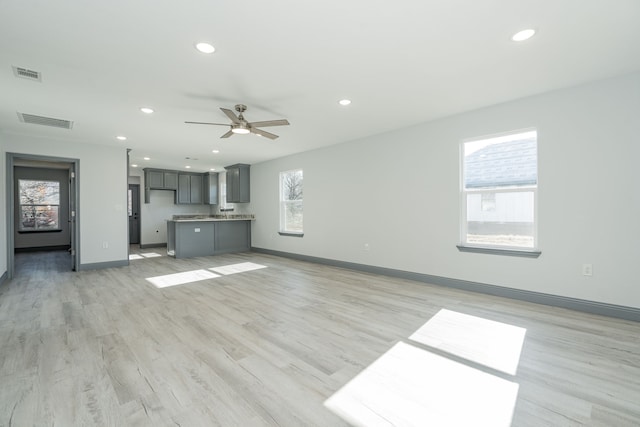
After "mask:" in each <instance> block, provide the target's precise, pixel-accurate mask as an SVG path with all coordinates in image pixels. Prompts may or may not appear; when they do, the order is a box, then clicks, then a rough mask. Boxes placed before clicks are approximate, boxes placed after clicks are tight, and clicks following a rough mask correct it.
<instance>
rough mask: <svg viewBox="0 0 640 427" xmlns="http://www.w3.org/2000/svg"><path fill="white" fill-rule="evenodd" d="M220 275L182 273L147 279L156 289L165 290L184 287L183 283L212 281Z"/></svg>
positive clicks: (195, 272) (198, 272) (205, 271)
mask: <svg viewBox="0 0 640 427" xmlns="http://www.w3.org/2000/svg"><path fill="white" fill-rule="evenodd" d="M215 277H220V275H218V274H215V273H212V272H210V271H207V270H193V271H185V272H184V273H174V274H165V275H164V276H156V277H148V278H147V280H148V281H149V282H151V283H152V284H153V285H154V286H155V287H156V288H167V287H169V286H176V285H184V284H185V283H193V282H198V281H200V280H207V279H213V278H215Z"/></svg>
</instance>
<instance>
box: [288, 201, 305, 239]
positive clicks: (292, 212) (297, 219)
mask: <svg viewBox="0 0 640 427" xmlns="http://www.w3.org/2000/svg"><path fill="white" fill-rule="evenodd" d="M302 230H303V229H302V201H292V202H285V203H284V231H293V232H302Z"/></svg>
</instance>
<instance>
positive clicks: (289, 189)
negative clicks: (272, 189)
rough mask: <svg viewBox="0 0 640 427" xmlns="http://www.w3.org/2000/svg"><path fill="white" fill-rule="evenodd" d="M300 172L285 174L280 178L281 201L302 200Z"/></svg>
mask: <svg viewBox="0 0 640 427" xmlns="http://www.w3.org/2000/svg"><path fill="white" fill-rule="evenodd" d="M302 196H303V185H302V170H296V171H291V172H285V173H284V174H283V176H282V200H302Z"/></svg>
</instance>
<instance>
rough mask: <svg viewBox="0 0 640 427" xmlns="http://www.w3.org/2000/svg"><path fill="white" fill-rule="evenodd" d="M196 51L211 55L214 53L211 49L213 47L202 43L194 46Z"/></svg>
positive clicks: (213, 49)
mask: <svg viewBox="0 0 640 427" xmlns="http://www.w3.org/2000/svg"><path fill="white" fill-rule="evenodd" d="M196 49H198V50H199V51H200V52H202V53H213V52H215V51H216V48H215V47H213V45H211V44H209V43H204V42H201V43H198V44H196Z"/></svg>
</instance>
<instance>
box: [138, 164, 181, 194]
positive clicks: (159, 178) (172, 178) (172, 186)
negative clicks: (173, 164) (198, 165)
mask: <svg viewBox="0 0 640 427" xmlns="http://www.w3.org/2000/svg"><path fill="white" fill-rule="evenodd" d="M144 182H145V187H146V188H148V189H150V190H176V189H177V188H178V172H176V171H170V170H162V169H148V168H147V169H145V170H144Z"/></svg>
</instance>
